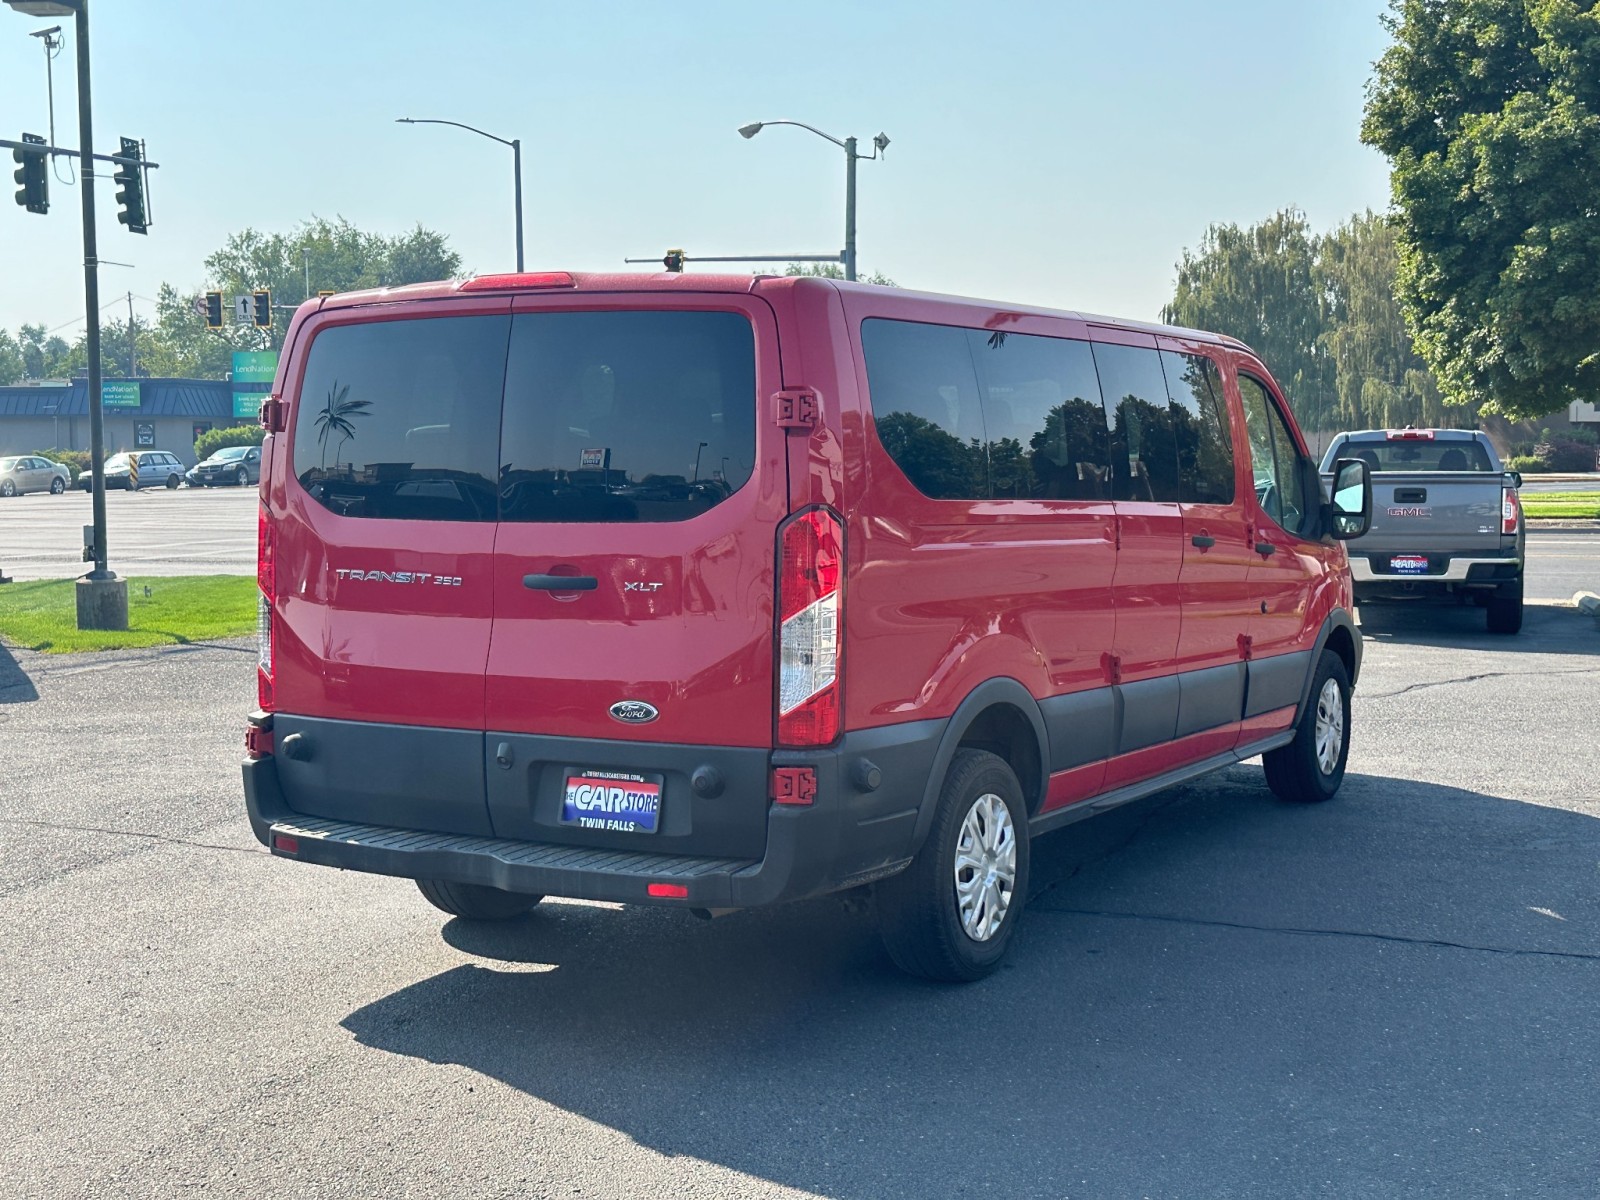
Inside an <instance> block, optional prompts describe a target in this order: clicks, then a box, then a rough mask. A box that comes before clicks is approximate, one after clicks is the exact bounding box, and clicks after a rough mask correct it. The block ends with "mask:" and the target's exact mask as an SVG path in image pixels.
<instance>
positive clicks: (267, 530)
mask: <svg viewBox="0 0 1600 1200" xmlns="http://www.w3.org/2000/svg"><path fill="white" fill-rule="evenodd" d="M256 586H257V587H258V588H259V589H260V591H259V593H258V595H257V596H256V702H257V704H259V705H260V707H261V709H262V711H263V712H271V711H272V635H273V624H274V620H273V608H274V602H275V601H276V600H277V597H278V535H277V533H276V532H275V531H274V530H273V528H272V522H271V521H269V520H268V519H267V510H266V509H265V508H261V509H259V510H258V512H257V516H256Z"/></svg>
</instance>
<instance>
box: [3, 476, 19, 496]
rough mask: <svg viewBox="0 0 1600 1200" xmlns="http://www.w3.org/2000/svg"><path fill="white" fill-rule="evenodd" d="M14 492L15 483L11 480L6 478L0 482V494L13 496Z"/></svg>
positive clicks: (15, 491) (15, 488) (15, 490)
mask: <svg viewBox="0 0 1600 1200" xmlns="http://www.w3.org/2000/svg"><path fill="white" fill-rule="evenodd" d="M16 494H17V485H16V484H14V483H12V482H11V480H9V479H8V480H6V481H5V482H4V483H0V496H15V495H16Z"/></svg>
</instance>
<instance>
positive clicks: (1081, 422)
mask: <svg viewBox="0 0 1600 1200" xmlns="http://www.w3.org/2000/svg"><path fill="white" fill-rule="evenodd" d="M968 339H969V341H970V343H971V346H972V356H973V358H974V359H975V360H976V361H977V364H978V379H979V383H980V385H981V386H982V391H983V423H984V429H985V431H986V433H987V436H988V444H989V478H990V481H991V483H992V490H993V494H994V495H995V496H996V497H1002V498H1010V497H1025V498H1032V499H1036V500H1109V499H1110V498H1111V445H1110V433H1109V430H1108V429H1107V428H1106V410H1105V408H1104V407H1103V406H1102V405H1101V403H1100V380H1099V378H1098V377H1097V376H1096V375H1095V370H1094V355H1093V353H1092V352H1091V351H1090V350H1089V343H1088V342H1078V341H1071V340H1069V339H1066V338H1052V337H1034V336H1032V335H1030V334H1020V333H1003V332H999V331H996V332H992V333H991V332H987V331H982V330H977V329H973V330H969V331H968Z"/></svg>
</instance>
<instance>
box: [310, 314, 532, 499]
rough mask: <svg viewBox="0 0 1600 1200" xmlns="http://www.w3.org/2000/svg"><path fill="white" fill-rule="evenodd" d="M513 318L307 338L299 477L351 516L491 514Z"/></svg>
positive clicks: (436, 321)
mask: <svg viewBox="0 0 1600 1200" xmlns="http://www.w3.org/2000/svg"><path fill="white" fill-rule="evenodd" d="M510 333H511V318H510V317H509V316H503V317H501V316H495V317H433V318H425V319H423V320H416V321H374V322H371V323H369V324H365V325H340V326H335V327H334V328H332V329H325V330H323V331H322V332H321V333H320V334H318V335H317V337H316V340H315V341H313V342H312V343H311V354H310V357H309V358H308V360H307V362H306V373H305V379H304V381H303V382H302V384H301V386H300V399H299V413H298V415H297V417H296V418H295V434H294V469H295V474H296V475H297V476H298V477H299V479H300V483H301V486H302V487H304V488H305V489H306V491H307V492H309V493H310V494H311V496H312V497H313V498H314V499H316V500H317V501H319V502H320V503H321V504H323V505H324V506H326V507H327V508H330V509H332V510H333V511H334V512H336V513H339V514H341V515H343V516H347V517H394V518H402V519H410V520H432V521H492V520H494V518H495V492H496V489H495V482H494V480H495V468H496V465H497V463H496V459H497V452H498V444H499V432H500V393H501V389H502V386H503V382H504V379H505V362H506V343H507V340H508V339H509V337H510Z"/></svg>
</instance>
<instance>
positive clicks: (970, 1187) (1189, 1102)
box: [344, 766, 1600, 1200]
mask: <svg viewBox="0 0 1600 1200" xmlns="http://www.w3.org/2000/svg"><path fill="white" fill-rule="evenodd" d="M1597 861H1600V821H1597V820H1595V819H1594V818H1591V817H1587V816H1583V815H1579V814H1574V813H1571V812H1566V811H1562V810H1556V809H1547V808H1540V807H1536V806H1533V805H1529V804H1524V803H1520V802H1515V801H1510V800H1505V799H1500V798H1497V797H1493V796H1485V795H1480V794H1477V793H1474V792H1469V791H1463V790H1460V789H1455V788H1449V787H1440V786H1436V785H1432V784H1423V783H1413V782H1406V781H1397V780H1392V779H1385V778H1376V777H1368V776H1351V777H1350V778H1349V779H1348V780H1347V782H1346V785H1345V790H1344V792H1343V793H1342V794H1341V796H1340V797H1339V798H1338V799H1337V800H1335V801H1334V802H1333V803H1331V804H1328V805H1323V806H1314V807H1304V808H1302V807H1293V806H1289V805H1284V804H1280V803H1278V802H1277V801H1276V800H1274V799H1273V798H1272V797H1271V796H1270V794H1269V793H1267V791H1266V789H1265V787H1264V785H1263V784H1262V782H1261V773H1260V770H1259V767H1255V766H1241V767H1236V768H1232V769H1230V770H1228V771H1225V772H1222V773H1221V774H1219V775H1216V776H1213V777H1210V778H1209V779H1206V780H1203V781H1201V782H1199V783H1197V784H1195V785H1192V786H1189V787H1185V788H1181V789H1176V790H1173V791H1169V792H1165V793H1162V794H1161V795H1159V796H1156V797H1153V798H1151V799H1150V800H1148V801H1146V802H1143V803H1141V804H1138V805H1133V806H1130V807H1129V808H1126V809H1123V810H1120V811H1118V812H1115V813H1113V814H1110V815H1108V816H1106V817H1102V818H1099V819H1097V820H1095V821H1090V822H1086V823H1084V824H1081V825H1078V826H1075V827H1073V828H1071V829H1069V830H1067V831H1064V832H1062V833H1060V834H1056V835H1053V836H1051V837H1049V838H1045V839H1043V840H1041V841H1040V842H1038V843H1036V844H1035V857H1034V899H1033V902H1032V904H1031V906H1030V909H1029V911H1028V914H1027V921H1026V924H1025V925H1024V926H1023V928H1022V930H1021V933H1022V934H1023V937H1022V938H1021V940H1020V941H1019V943H1018V944H1017V946H1016V947H1014V952H1013V958H1012V961H1011V963H1010V965H1009V967H1008V968H1007V969H1004V970H1002V971H1001V972H999V973H998V974H997V975H996V976H995V977H993V978H991V979H990V980H988V981H985V982H984V983H981V984H977V985H974V986H970V987H941V986H934V985H927V984H921V983H918V982H915V981H912V980H908V979H906V978H903V977H901V976H900V975H898V974H897V973H896V972H895V971H894V969H893V968H892V967H891V966H890V964H889V963H888V961H887V959H886V958H885V956H884V955H883V953H882V951H881V950H880V948H879V946H878V943H877V939H876V937H875V934H874V932H873V929H872V925H871V921H870V918H869V917H868V916H866V915H859V914H852V913H850V912H847V911H846V910H845V909H844V908H843V906H841V905H839V904H837V903H836V902H834V901H824V902H817V903H811V904H805V905H797V906H792V907H789V908H786V909H781V910H775V911H770V912H757V913H744V914H738V915H735V916H732V917H728V918H724V919H721V920H719V921H717V922H715V923H713V924H710V925H706V924H703V923H700V922H696V921H695V920H694V919H693V918H692V917H689V916H687V915H685V914H682V913H678V912H669V911H663V910H659V909H649V910H630V911H625V912H616V911H610V910H607V909H603V908H596V907H589V906H581V905H573V904H562V903H556V902H546V904H545V905H543V906H541V908H540V909H538V910H536V911H535V912H534V913H533V914H532V915H531V916H529V917H527V918H524V919H521V920H518V921H516V922H513V923H511V924H508V925H501V926H481V925H475V924H471V923H468V922H461V921H452V922H449V923H447V924H446V925H445V926H444V936H445V938H446V939H447V940H448V941H449V942H450V943H451V944H452V945H453V946H456V947H458V948H460V949H462V950H465V951H467V952H469V953H472V954H474V955H477V956H479V957H481V958H483V959H487V960H490V961H489V962H486V963H484V964H482V965H477V964H474V965H463V966H459V967H456V968H454V969H451V970H449V971H445V972H443V973H442V974H440V975H437V976H435V977H433V978H431V979H426V980H423V981H421V982H419V983H416V984H413V985H411V986H409V987H406V988H404V989H402V990H400V991H397V992H395V993H393V994H391V995H389V996H386V997H384V998H383V999H381V1000H379V1001H377V1002H375V1003H373V1004H370V1005H368V1006H366V1007H364V1008H362V1009H360V1010H358V1011H356V1012H354V1013H352V1014H351V1015H350V1016H349V1017H348V1018H346V1020H345V1021H344V1025H345V1027H346V1028H347V1029H349V1030H350V1031H351V1032H352V1033H353V1034H354V1035H355V1036H356V1037H357V1038H358V1039H359V1041H360V1042H361V1043H362V1044H363V1045H366V1046H371V1047H374V1048H377V1049H381V1050H384V1051H387V1052H390V1053H393V1054H399V1055H406V1056H411V1057H414V1058H418V1059H422V1060H425V1061H427V1062H433V1063H455V1064H461V1065H463V1066H465V1067H468V1068H470V1069H471V1070H474V1071H477V1072H480V1073H481V1074H483V1075H485V1076H489V1077H492V1078H494V1079H497V1080H500V1081H503V1082H504V1083H505V1084H508V1085H509V1086H511V1087H513V1088H516V1089H519V1090H520V1091H522V1092H525V1093H527V1094H529V1095H531V1096H535V1097H538V1098H539V1099H541V1100H544V1101H547V1102H548V1103H550V1104H552V1105H555V1106H557V1107H559V1108H561V1109H564V1110H567V1111H569V1112H572V1113H576V1114H579V1115H581V1116H583V1117H586V1118H588V1119H590V1120H593V1121H597V1122H600V1123H601V1124H603V1125H606V1126H609V1127H612V1128H614V1129H617V1130H620V1131H623V1132H625V1133H626V1134H628V1135H629V1136H631V1137H632V1138H634V1139H635V1140H636V1141H638V1142H639V1143H641V1144H643V1145H645V1146H648V1147H650V1148H652V1149H654V1150H656V1151H658V1152H660V1153H662V1154H668V1155H684V1156H689V1157H691V1158H694V1159H700V1160H705V1161H708V1162H713V1163H719V1164H722V1165H724V1166H727V1167H730V1168H733V1169H735V1170H738V1171H742V1172H746V1173H748V1174H750V1175H753V1176H757V1177H759V1178H762V1179H766V1180H772V1181H774V1182H777V1183H780V1184H784V1185H787V1186H790V1187H795V1188H801V1189H806V1190H811V1191H815V1192H818V1193H821V1194H824V1195H829V1196H840V1197H852V1198H857V1197H859V1198H861V1200H868V1198H873V1200H876V1198H880V1197H889V1196H901V1195H904V1196H956V1195H985V1196H988V1195H993V1196H1008V1197H1018V1196H1035V1195H1038V1196H1063V1195H1069V1194H1070V1195H1073V1196H1078V1195H1086V1196H1102V1195H1183V1196H1193V1195H1260V1196H1282V1195H1302V1196H1304V1195H1336V1196H1346V1195H1355V1194H1380V1195H1394V1194H1401V1193H1406V1192H1413V1191H1414V1192H1417V1193H1427V1194H1464V1193H1471V1194H1480V1195H1481V1194H1502V1193H1507V1192H1511V1191H1518V1192H1526V1193H1529V1194H1552V1195H1582V1194H1592V1186H1593V1180H1594V1177H1595V1172H1596V1170H1600V1161H1597V1160H1600V1140H1597V1139H1595V1138H1594V1136H1593V1129H1594V1125H1595V1121H1596V1120H1597V1118H1600V1039H1597V1033H1596V1031H1597V1029H1600V1021H1597V1018H1600V1000H1597V997H1600V935H1597V929H1600V889H1597V888H1596V887H1595V880H1596V863H1597ZM499 1136H503V1137H504V1138H506V1139H509V1140H511V1141H513V1142H515V1141H517V1140H518V1139H519V1138H522V1137H523V1136H524V1131H523V1130H521V1129H520V1128H519V1127H517V1126H516V1125H515V1124H514V1123H513V1124H511V1125H508V1127H506V1128H504V1129H503V1130H501V1131H499ZM536 1140H537V1139H533V1140H531V1141H530V1144H532V1142H533V1141H536ZM1511 1149H1514V1150H1515V1153H1508V1152H1507V1151H1508V1150H1511ZM528 1169H529V1171H530V1172H532V1174H531V1176H530V1178H533V1179H537V1178H538V1173H537V1172H538V1163H537V1162H536V1161H530V1163H529V1164H528Z"/></svg>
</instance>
